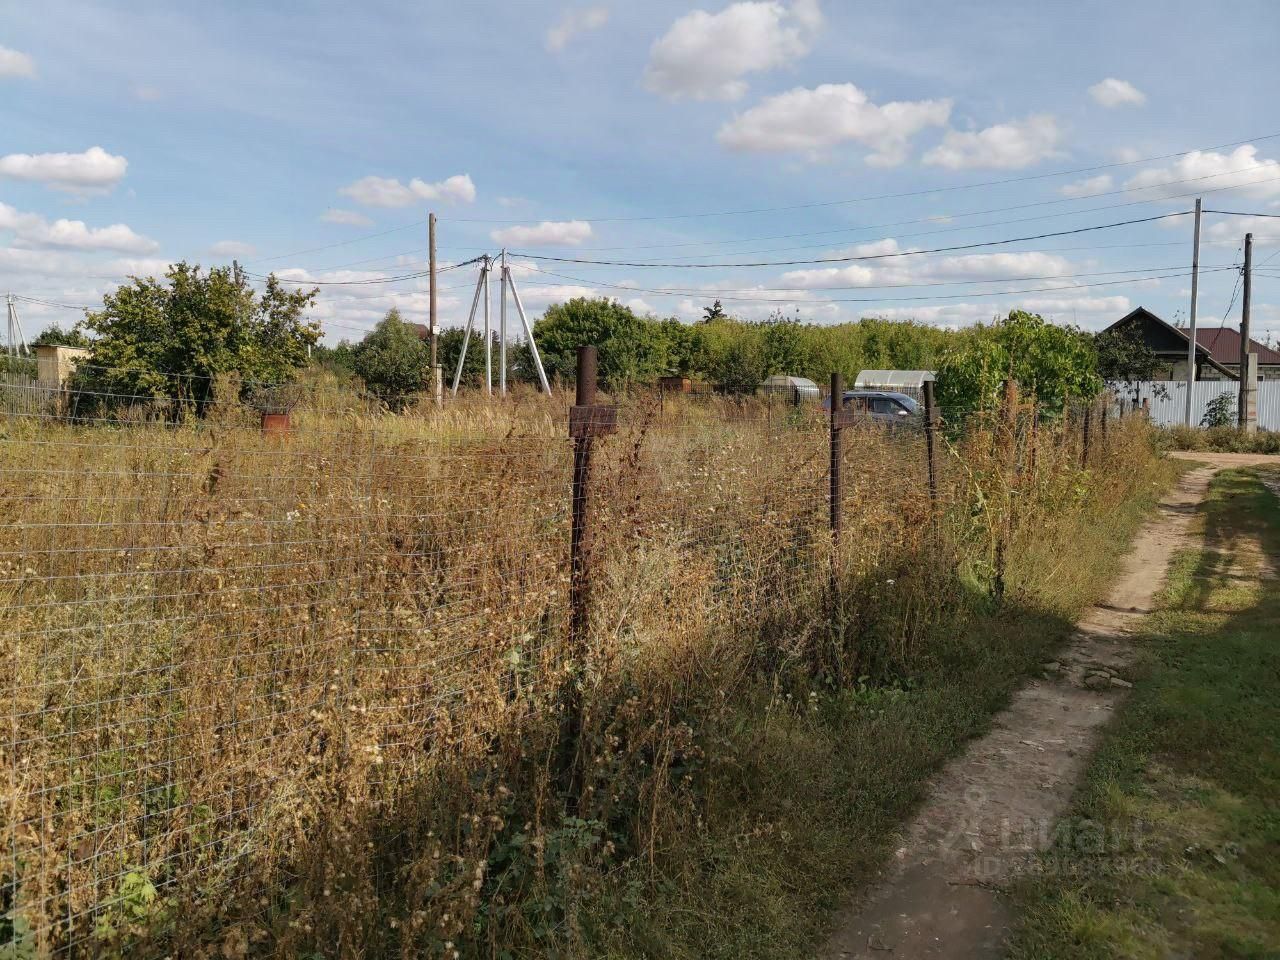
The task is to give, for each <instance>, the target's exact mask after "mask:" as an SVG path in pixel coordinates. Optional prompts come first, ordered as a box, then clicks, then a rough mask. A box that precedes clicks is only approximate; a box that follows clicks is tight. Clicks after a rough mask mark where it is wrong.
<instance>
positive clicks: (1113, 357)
mask: <svg viewBox="0 0 1280 960" xmlns="http://www.w3.org/2000/svg"><path fill="white" fill-rule="evenodd" d="M1093 344H1094V349H1095V350H1097V353H1098V375H1099V376H1100V377H1102V379H1104V380H1113V381H1114V380H1123V381H1126V382H1129V383H1132V382H1134V381H1137V380H1155V379H1156V373H1157V371H1159V369H1160V368H1161V366H1162V364H1161V362H1160V358H1159V357H1158V356H1156V352H1155V351H1154V350H1152V349H1151V348H1150V347H1148V346H1147V344H1146V341H1145V340H1143V339H1142V332H1141V331H1140V330H1139V329H1138V328H1137V327H1136V326H1129V327H1120V328H1118V329H1113V330H1103V331H1102V332H1101V333H1099V334H1096V335H1095V336H1094V338H1093Z"/></svg>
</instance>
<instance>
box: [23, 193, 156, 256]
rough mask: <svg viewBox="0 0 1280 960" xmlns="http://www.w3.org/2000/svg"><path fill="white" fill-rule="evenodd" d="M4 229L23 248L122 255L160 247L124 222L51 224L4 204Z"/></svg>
mask: <svg viewBox="0 0 1280 960" xmlns="http://www.w3.org/2000/svg"><path fill="white" fill-rule="evenodd" d="M0 230H3V231H11V232H12V233H13V235H14V237H15V239H16V242H17V244H18V245H19V246H24V247H68V248H71V249H76V250H115V251H118V252H120V253H150V252H152V251H153V250H156V249H158V247H159V244H157V243H156V242H155V241H154V240H151V239H149V238H147V237H144V236H140V235H139V234H137V233H134V232H133V230H132V229H130V228H129V227H127V226H125V225H124V224H123V223H114V224H112V225H111V226H108V227H98V228H91V227H88V226H86V225H85V223H84V221H83V220H62V219H59V220H55V221H53V222H52V223H50V222H49V221H48V220H46V219H45V218H44V217H42V216H40V215H39V214H37V213H22V212H21V211H19V210H15V209H14V208H13V207H11V206H9V205H8V204H6V203H0Z"/></svg>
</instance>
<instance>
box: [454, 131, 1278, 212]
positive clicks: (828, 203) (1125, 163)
mask: <svg viewBox="0 0 1280 960" xmlns="http://www.w3.org/2000/svg"><path fill="white" fill-rule="evenodd" d="M1277 137H1280V133H1268V134H1266V135H1264V136H1261V137H1249V138H1248V139H1245V140H1235V141H1233V142H1231V143H1221V144H1217V145H1215V146H1211V147H1197V148H1196V149H1194V150H1181V151H1178V152H1177V153H1166V154H1162V155H1160V156H1153V157H1143V158H1141V159H1138V160H1120V161H1116V162H1114V163H1101V164H1095V165H1094V166H1090V167H1076V168H1074V169H1070V170H1055V171H1053V172H1051V173H1037V174H1029V175H1026V176H1021V177H1006V178H1003V179H1000V180H985V181H982V182H979V183H966V184H957V185H953V186H949V187H934V188H933V189H929V190H908V191H904V192H901V193H882V194H875V195H871V196H864V197H853V198H851V199H845V200H824V201H819V202H814V203H798V204H790V205H787V206H779V207H757V208H754V209H746V210H720V211H714V212H701V213H679V214H655V215H650V216H637V217H588V216H575V217H573V218H571V219H576V220H590V221H592V222H595V223H624V222H635V221H649V220H690V219H700V218H706V217H733V216H745V215H748V214H757V213H783V212H786V211H790V210H811V209H816V208H820V207H836V206H844V205H848V204H854V203H868V202H871V201H875V200H901V199H905V198H907V197H921V196H928V195H930V194H935V193H952V192H955V191H960V190H977V189H980V188H983V187H996V186H1005V185H1007V184H1011V183H1027V182H1030V181H1033V180H1047V179H1052V178H1054V177H1067V176H1074V175H1075V174H1080V173H1093V172H1096V171H1098V170H1114V169H1117V168H1120V167H1131V166H1137V165H1140V164H1144V163H1155V162H1157V161H1160V160H1172V159H1174V158H1175V157H1185V156H1187V155H1188V154H1192V153H1201V152H1204V151H1208V150H1225V149H1227V148H1229V147H1239V146H1244V145H1245V144H1251V143H1259V142H1262V141H1264V140H1274V139H1276V138H1277ZM441 219H442V220H444V219H447V220H448V221H449V222H451V223H515V224H519V223H528V222H529V218H527V217H526V218H524V219H519V220H511V219H497V218H486V217H448V218H443V217H442V218H441Z"/></svg>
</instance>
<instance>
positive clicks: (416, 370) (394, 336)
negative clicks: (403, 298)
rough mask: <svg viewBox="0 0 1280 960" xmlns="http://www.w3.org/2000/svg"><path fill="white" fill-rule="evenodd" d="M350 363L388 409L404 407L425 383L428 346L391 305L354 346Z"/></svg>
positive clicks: (427, 371) (429, 357)
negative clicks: (387, 311)
mask: <svg viewBox="0 0 1280 960" xmlns="http://www.w3.org/2000/svg"><path fill="white" fill-rule="evenodd" d="M351 365H352V369H354V370H355V372H356V374H357V375H358V376H359V377H360V378H361V379H362V380H364V383H365V386H366V387H368V388H369V392H370V393H372V394H373V395H374V396H376V397H377V398H378V399H379V400H381V401H382V402H383V403H385V404H387V406H389V407H391V409H393V410H403V409H404V407H405V406H406V405H407V404H408V402H409V400H410V399H411V395H412V394H414V393H417V392H418V391H420V390H422V389H423V388H424V387H425V386H426V384H427V380H428V376H429V374H430V370H431V347H430V345H428V344H427V343H424V342H423V340H422V338H421V337H419V336H418V334H417V331H415V330H414V329H413V328H412V327H410V326H409V325H408V324H406V323H405V322H404V321H403V320H401V319H400V311H399V310H396V309H395V308H394V307H393V308H392V309H391V311H390V312H389V313H388V314H387V315H386V317H384V318H383V319H382V321H381V322H380V323H379V324H378V325H377V326H376V327H374V328H373V331H372V332H370V334H369V335H368V336H367V337H365V338H364V339H363V340H361V341H360V343H358V344H357V345H356V346H355V348H354V349H353V351H352V358H351Z"/></svg>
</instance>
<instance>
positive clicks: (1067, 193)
mask: <svg viewBox="0 0 1280 960" xmlns="http://www.w3.org/2000/svg"><path fill="white" fill-rule="evenodd" d="M1113 186H1115V181H1114V180H1112V179H1111V174H1109V173H1102V174H1099V175H1098V176H1096V177H1086V178H1085V179H1084V180H1077V181H1075V183H1064V184H1063V185H1062V186H1060V187H1059V188H1058V192H1059V193H1060V194H1062V195H1063V196H1064V197H1073V198H1075V197H1093V196H1097V195H1098V194H1100V193H1106V192H1107V191H1108V190H1110V189H1111V188H1112V187H1113Z"/></svg>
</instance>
